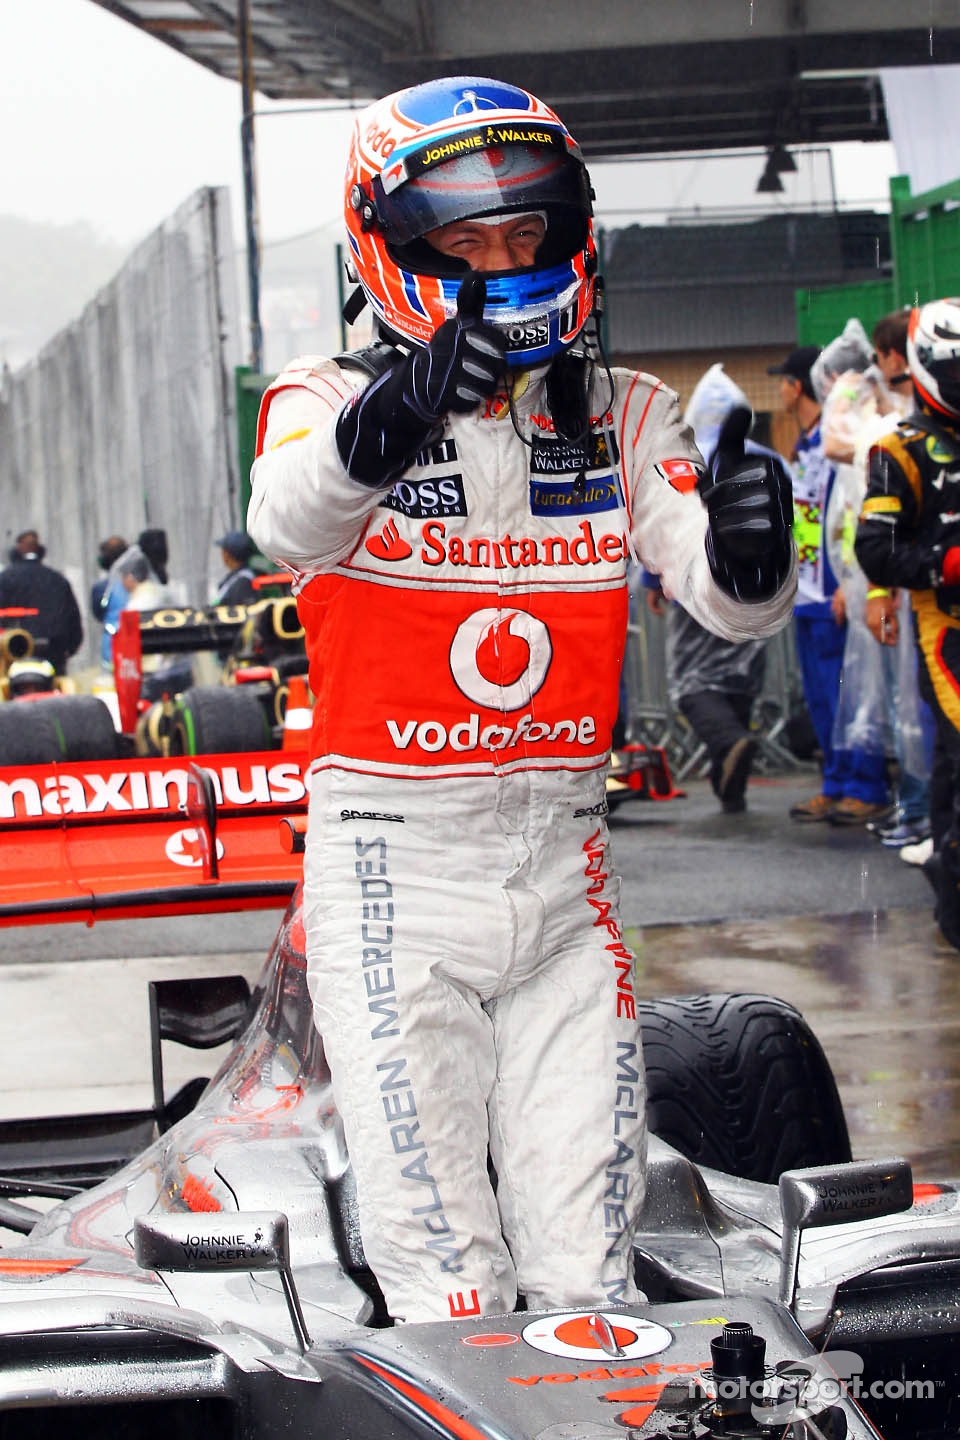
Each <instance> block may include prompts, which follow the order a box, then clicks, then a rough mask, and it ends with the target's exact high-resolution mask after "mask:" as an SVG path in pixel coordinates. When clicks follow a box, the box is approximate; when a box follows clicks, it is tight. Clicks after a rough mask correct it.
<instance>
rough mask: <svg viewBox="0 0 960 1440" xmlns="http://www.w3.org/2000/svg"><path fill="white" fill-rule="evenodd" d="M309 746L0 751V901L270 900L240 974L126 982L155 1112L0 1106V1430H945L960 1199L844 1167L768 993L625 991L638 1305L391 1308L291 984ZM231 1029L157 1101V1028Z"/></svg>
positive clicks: (562, 1438) (898, 1167)
mask: <svg viewBox="0 0 960 1440" xmlns="http://www.w3.org/2000/svg"><path fill="white" fill-rule="evenodd" d="M304 764H305V757H304V756H302V755H299V756H298V755H294V754H287V753H280V754H278V752H276V751H270V750H267V751H264V752H263V753H261V754H249V755H244V756H240V757H224V756H206V757H202V758H200V759H199V760H195V761H189V760H185V761H175V760H171V759H169V758H168V759H163V758H159V759H142V760H131V761H128V762H125V763H119V762H116V763H111V764H109V765H106V766H97V767H91V766H86V767H85V766H83V765H82V764H81V765H60V766H32V767H24V768H23V770H22V771H20V772H17V773H15V774H14V773H13V772H11V771H10V770H9V769H7V770H3V771H0V824H2V825H3V829H4V832H5V833H4V847H5V849H4V854H5V859H6V862H7V863H6V873H7V884H6V885H5V887H4V889H3V891H2V895H0V923H2V924H3V925H6V926H12V925H19V924H25V923H26V924H29V923H38V922H40V921H43V922H49V921H51V920H67V919H81V920H83V921H85V922H86V923H88V924H89V923H93V922H94V921H98V920H100V919H109V918H113V917H117V916H122V915H137V916H142V917H145V918H146V919H149V918H150V917H152V916H158V915H162V914H166V913H173V912H176V913H184V912H193V911H196V912H202V911H208V912H209V911H218V910H226V909H236V908H243V907H248V908H252V907H264V906H278V907H285V908H284V913H283V918H282V922H281V924H280V928H279V932H278V935H277V938H276V941H275V943H274V945H273V947H272V949H271V951H270V954H269V955H268V956H267V958H266V961H265V964H264V967H263V970H262V973H261V975H260V978H259V980H258V981H257V983H256V984H255V986H254V988H253V990H252V992H251V991H250V989H249V987H248V985H247V982H246V981H245V980H244V979H243V978H242V977H238V976H230V975H226V976H222V977H216V978H214V979H212V980H209V979H205V980H196V979H194V980H191V979H186V980H177V981H169V980H167V981H161V982H156V983H154V984H152V985H151V986H150V987H149V996H148V1000H149V1007H150V1018H151V1035H152V1060H153V1077H154V1103H153V1105H152V1107H150V1108H149V1109H146V1110H140V1111H126V1112H121V1113H111V1114H101V1115H86V1116H73V1117H64V1118H62V1119H54V1120H43V1121H39V1120H29V1119H25V1120H18V1121H7V1122H4V1123H2V1124H0V1225H3V1226H4V1227H5V1228H6V1230H7V1231H9V1232H11V1233H12V1235H13V1243H11V1244H8V1245H7V1246H5V1247H4V1248H3V1249H0V1440H40V1437H44V1440H46V1437H53V1436H57V1437H58V1440H59V1437H63V1436H70V1437H94V1436H96V1437H98V1440H115V1437H120V1436H124V1437H127V1436H130V1437H134V1436H136V1437H146V1440H153V1437H160V1436H163V1437H164V1440H169V1437H171V1436H175V1437H177V1440H181V1437H185V1440H191V1437H198V1440H199V1437H202V1440H227V1437H231V1440H240V1437H250V1440H274V1437H281V1436H284V1437H286V1436H296V1437H298V1440H301V1437H307V1436H316V1437H322V1440H341V1437H342V1440H621V1437H628V1440H649V1437H656V1440H682V1437H688V1440H706V1437H711V1436H716V1437H722V1436H737V1437H780V1436H794V1437H796V1436H811V1437H813V1436H817V1437H830V1440H842V1437H844V1436H851V1437H864V1440H865V1437H871V1436H876V1435H878V1434H880V1433H882V1434H885V1435H887V1436H888V1437H890V1436H899V1437H907V1436H909V1437H914V1440H920V1437H925V1436H939V1437H946V1436H953V1435H956V1434H957V1433H958V1428H960V1380H958V1367H957V1365H956V1364H955V1363H954V1357H955V1356H956V1354H957V1345H958V1335H960V1304H958V1293H960V1292H958V1276H960V1194H958V1190H957V1187H956V1186H954V1185H953V1184H951V1183H927V1184H923V1185H914V1183H913V1179H912V1176H911V1173H910V1167H909V1165H908V1164H907V1163H906V1162H905V1161H904V1160H902V1159H898V1158H897V1157H889V1158H882V1159H880V1160H870V1161H858V1162H853V1161H851V1160H850V1149H849V1140H848V1137H847V1131H846V1125H845V1122H844V1118H843V1113H842V1109H841V1107H840V1102H839V1098H838V1095H837V1091H836V1086H835V1084H834V1082H833V1077H832V1075H831V1074H830V1070H829V1066H828V1065H827V1062H826V1059H825V1057H824V1055H823V1052H822V1050H821V1049H820V1047H819V1045H818V1043H817V1041H816V1039H815V1037H814V1036H813V1035H812V1033H811V1032H810V1030H809V1029H808V1027H807V1026H806V1024H805V1022H804V1020H803V1018H802V1016H801V1015H800V1014H799V1013H798V1012H797V1011H796V1010H795V1009H793V1007H791V1006H789V1005H787V1004H786V1003H784V1002H782V1001H780V1000H777V999H775V998H772V997H769V996H763V995H700V996H686V997H674V998H671V999H665V1000H651V1001H648V1002H646V1003H645V1004H644V1006H643V1012H644V1013H643V1020H644V1044H645V1052H646V1067H647V1084H648V1092H649V1119H650V1125H651V1130H652V1132H653V1138H652V1140H651V1147H650V1158H649V1179H648V1196H647V1201H646V1206H645V1210H644V1215H643V1220H642V1224H641V1227H640V1231H639V1233H638V1235H637V1237H636V1242H635V1265H636V1274H637V1280H638V1284H639V1286H640V1288H641V1290H642V1291H643V1294H644V1297H645V1298H644V1299H642V1300H641V1301H640V1302H639V1303H637V1304H634V1305H627V1306H623V1307H617V1306H612V1307H609V1308H597V1309H593V1310H570V1311H563V1312H531V1311H527V1310H524V1309H518V1310H517V1311H516V1312H514V1313H512V1314H508V1315H499V1316H492V1317H491V1316H485V1317H481V1316H478V1315H476V1314H471V1313H470V1307H469V1305H467V1306H466V1312H465V1313H464V1314H463V1315H461V1316H460V1317H458V1318H455V1319H451V1321H450V1322H449V1323H446V1324H429V1325H421V1324H408V1325H400V1326H395V1325H393V1324H392V1323H391V1322H390V1319H389V1316H388V1315H387V1314H386V1312H385V1308H384V1305H383V1301H382V1297H381V1295H380V1293H379V1290H378V1287H377V1284H376V1280H375V1278H374V1277H373V1275H372V1274H371V1272H370V1270H369V1268H368V1266H367V1265H366V1263H365V1259H364V1254H363V1247H362V1243H361V1239H360V1232H359V1227H358V1223H357V1206H356V1196H355V1191H354V1185H353V1179H352V1173H351V1168H350V1159H349V1156H348V1154H347V1151H346V1148H345V1144H344V1139H343V1133H342V1128H341V1124H340V1121H339V1117H338V1114H337V1108H336V1104H335V1102H334V1098H333V1094H332V1091H331V1086H330V1079H329V1073H328V1070H327V1066H326V1062H325V1058H324V1051H323V1043H322V1038H321V1037H320V1036H319V1035H318V1034H317V1032H316V1030H315V1028H314V1024H313V1018H312V1011H311V1005H310V1000H309V996H308V994H307V988H306V962H305V954H304V948H305V947H304V934H303V924H302V917H301V910H300V903H299V900H300V890H299V868H300V864H301V861H300V854H299V852H300V850H301V849H302V835H303V824H304V815H305V805H306V783H305V774H304V770H303V768H302V767H303V765H304ZM225 1040H229V1041H231V1042H232V1045H231V1048H230V1051H229V1053H228V1055H227V1058H226V1059H225V1060H224V1062H223V1064H222V1065H221V1066H220V1068H219V1069H218V1071H217V1073H216V1074H215V1075H214V1076H213V1078H212V1079H210V1080H209V1081H207V1080H204V1079H203V1078H202V1077H200V1078H198V1079H197V1080H195V1081H193V1082H191V1083H188V1084H187V1085H185V1086H183V1087H181V1089H180V1090H178V1091H177V1092H176V1093H175V1094H173V1095H172V1096H168V1095H167V1094H166V1090H165V1086H164V1079H163V1055H164V1046H165V1045H167V1044H169V1043H170V1042H171V1041H177V1042H179V1043H180V1044H182V1045H187V1046H191V1047H194V1048H197V1049H203V1048H205V1047H209V1046H211V1045H216V1044H220V1043H222V1042H223V1041H225ZM555 1143H557V1144H562V1143H563V1137H562V1136H557V1137H555ZM41 1206H44V1207H46V1208H41Z"/></svg>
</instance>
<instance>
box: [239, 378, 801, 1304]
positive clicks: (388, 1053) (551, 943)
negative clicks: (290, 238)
mask: <svg viewBox="0 0 960 1440" xmlns="http://www.w3.org/2000/svg"><path fill="white" fill-rule="evenodd" d="M614 377H615V397H614V399H613V403H612V405H611V406H610V408H609V409H606V410H603V411H602V412H601V413H600V414H599V415H598V414H597V413H596V408H597V407H598V406H601V407H602V406H603V405H605V404H606V401H607V400H608V399H609V395H608V389H609V387H608V385H607V382H606V379H605V377H604V379H603V380H602V381H600V382H598V383H597V385H596V386H595V394H594V397H593V405H594V407H595V408H594V423H593V437H592V453H591V454H590V456H589V459H588V463H587V466H586V474H585V476H583V477H581V478H580V480H579V481H578V471H579V468H580V467H579V466H578V464H577V460H576V456H575V455H573V454H572V452H571V448H570V447H569V446H567V445H566V444H565V443H564V442H562V441H561V440H560V439H559V438H558V437H557V436H556V434H555V433H554V427H553V424H552V421H551V420H550V418H549V416H548V413H547V408H546V400H545V395H544V384H543V372H540V373H539V374H536V373H535V374H534V375H533V376H532V377H528V376H521V377H520V380H519V382H518V383H517V384H516V385H515V408H516V416H517V425H518V427H519V430H520V432H521V433H522V435H523V436H524V439H525V440H526V441H527V443H523V441H522V440H521V439H520V438H519V435H518V434H517V432H516V430H515V428H514V424H513V423H512V421H511V417H510V413H509V409H508V407H507V405H506V403H505V400H504V397H502V396H501V397H496V396H495V397H494V398H493V399H492V400H491V401H489V402H487V404H486V405H485V406H483V407H480V408H479V409H478V410H477V411H476V412H474V413H471V414H468V415H459V414H457V415H451V416H450V417H448V420H447V424H446V428H445V431H444V434H443V437H442V438H441V439H440V440H439V441H438V442H437V443H436V444H435V445H433V446H432V447H430V448H429V449H428V450H426V451H425V452H423V453H421V454H420V455H419V456H418V457H417V461H416V463H415V464H414V465H412V466H411V467H410V468H409V469H408V470H407V471H406V472H405V474H404V476H403V478H402V479H401V480H400V481H399V482H398V483H397V484H395V485H394V486H393V487H392V488H391V489H389V490H371V489H368V488H366V487H364V486H363V485H360V484H358V483H356V482H355V481H353V480H352V479H350V477H349V476H348V475H347V473H346V471H345V470H344V467H343V465H342V463H341V461H340V458H339V455H338V452H337V448H336V444H335V440H334V423H333V422H334V420H335V417H336V415H337V413H338V411H339V410H340V408H341V406H342V405H343V403H344V401H345V399H346V398H347V396H348V395H349V394H350V393H351V391H352V389H353V387H354V386H356V385H357V384H358V383H363V381H362V379H361V377H360V376H359V375H358V374H357V372H355V371H352V370H347V371H344V370H341V369H340V368H338V366H337V365H336V364H335V363H334V362H333V361H320V360H317V359H311V358H308V359H305V360H301V361H296V362H294V364H293V365H292V366H290V367H288V369H287V370H285V371H284V372H282V373H281V375H280V376H279V377H278V378H277V380H276V381H275V382H274V384H273V385H272V386H271V387H270V389H269V390H268V391H267V392H266V394H265V397H264V402H263V407H262V410H261V422H260V423H261V432H260V440H259V446H258V449H259V458H258V460H257V461H256V464H255V466H254V470H253V493H252V498H251V502H250V509H249V514H248V519H247V528H248V530H249V532H250V534H251V535H252V536H253V537H254V539H255V540H256V542H257V544H258V545H259V546H260V547H261V549H262V550H263V551H264V552H265V553H266V554H268V555H270V556H272V557H273V558H274V559H275V560H276V561H278V562H280V563H283V564H286V565H287V566H289V567H290V568H291V569H293V571H294V572H295V574H296V585H297V590H298V605H299V611H300V615H301V619H302V623H303V625H304V627H305V630H306V634H307V645H308V650H309V655H310V685H311V689H312V691H313V693H314V695H315V696H316V697H317V698H316V703H315V707H314V724H313V735H312V745H313V756H314V757H315V758H314V763H313V779H312V789H311V799H310V822H309V827H308V839H307V850H306V857H305V867H304V879H305V920H306V930H307V937H308V959H309V981H310V990H311V995H312V997H313V1004H314V1010H315V1018H316V1023H317V1026H318V1028H319V1030H320V1033H321V1034H322V1036H323V1039H324V1045H325V1049H326V1053H327V1059H328V1061H329V1064H330V1067H331V1072H332V1075H333V1080H334V1086H335V1093H336V1096H337V1103H338V1105H339V1108H340V1110H341V1113H342V1118H343V1123H344V1127H345V1132H346V1138H347V1144H348V1147H349V1150H350V1155H351V1158H352V1163H353V1166H354V1170H355V1174H356V1182H357V1190H358V1196H359V1203H360V1213H361V1228H362V1233H363V1242H364V1247H365V1252H366V1255H367V1259H368V1261H369V1263H370V1265H371V1267H372V1269H373V1271H374V1273H375V1275H376V1276H377V1278H378V1280H379V1282H380V1285H381V1288H382V1290H383V1292H384V1295H385V1297H386V1301H387V1304H388V1306H389V1309H390V1312H391V1314H392V1315H394V1316H395V1317H397V1318H404V1319H407V1320H414V1319H415V1320H436V1319H449V1318H450V1317H451V1316H454V1317H455V1316H461V1315H474V1314H489V1313H497V1312H501V1313H502V1312H507V1311H510V1310H512V1309H513V1308H514V1306H515V1303H516V1296H517V1289H518V1286H519V1289H520V1290H521V1291H522V1292H523V1294H524V1295H525V1296H526V1300H527V1304H528V1306H529V1307H530V1308H531V1309H540V1308H556V1307H563V1306H578V1305H593V1304H598V1303H602V1302H604V1301H606V1302H608V1303H615V1302H621V1301H628V1300H630V1299H631V1298H633V1297H634V1296H635V1294H636V1291H635V1288H634V1282H633V1276H632V1267H631V1237H632V1234H633V1230H634V1228H635V1225H636V1222H637V1217H638V1214H639V1210H640V1206H641V1203H642V1199H643V1190H644V1167H645V1144H646V1131H645V1113H644V1071H643V1061H642V1056H641V1050H640V1033H639V1027H638V1023H637V1018H636V1006H635V981H634V976H633V960H632V956H631V954H630V952H629V950H628V949H627V948H626V947H625V945H624V941H623V936H622V934H621V930H620V922H619V913H618V888H619V882H618V880H617V879H616V878H615V876H614V874H613V867H612V865H611V862H610V856H609V848H608V835H607V825H606V803H605V798H604V795H605V785H604V781H605V770H606V765H607V760H608V752H609V747H610V736H611V727H612V725H613V721H614V719H615V716H616V712H617V695H618V681H619V676H620V667H621V661H622V657H623V650H624V643H625V625H626V610H627V589H626V563H627V557H628V554H629V553H630V546H635V548H636V551H637V552H638V554H639V558H640V559H641V560H642V563H643V564H644V565H645V566H646V568H647V569H649V570H652V571H655V572H656V573H657V574H659V575H660V576H661V577H662V579H663V584H664V587H665V589H666V590H667V591H668V593H670V594H672V595H673V596H675V597H676V598H677V599H678V600H679V601H680V602H681V603H682V604H684V605H685V606H687V607H688V608H689V609H690V610H691V612H692V613H693V614H695V615H696V616H697V617H698V618H699V619H700V620H701V621H703V623H705V624H707V625H710V626H711V627H713V628H715V629H717V630H718V631H719V632H720V633H721V634H723V635H725V636H726V637H727V638H728V639H731V640H743V639H748V638H752V637H753V636H755V635H757V634H769V633H772V632H773V631H774V630H776V629H777V628H779V626H780V625H781V624H783V623H784V622H785V621H786V619H787V618H788V617H789V615H790V613H791V608H792V598H793V588H794V577H793V576H791V578H790V580H789V581H788V583H787V584H785V585H784V586H783V588H782V589H781V591H780V592H779V593H778V594H777V596H776V597H775V598H773V599H772V600H770V601H764V602H760V603H754V604H750V605H745V604H742V603H738V602H737V601H735V600H733V599H731V598H730V597H729V596H728V595H727V594H725V593H724V592H723V591H721V590H720V589H719V588H718V587H717V586H716V585H715V583H714V581H713V579H712V577H711V573H710V570H709V568H708V564H707V558H706V554H705V550H704V532H705V528H706V513H705V511H704V509H703V507H702V505H701V502H700V500H699V497H698V495H697V493H696V490H695V489H694V484H695V480H696V476H697V473H698V471H699V470H700V468H701V466H702V462H701V459H700V456H699V453H698V452H697V450H696V448H695V446H694V444H693V440H692V437H691V434H690V432H689V431H688V430H687V429H686V428H685V427H684V426H683V424H682V421H681V419H680V414H679V410H678V407H677V403H676V397H675V395H674V394H673V393H672V392H671V391H669V390H666V389H665V388H664V387H662V386H661V385H660V384H659V383H658V382H656V381H655V380H653V379H652V378H651V377H649V376H643V375H636V374H634V373H632V372H627V371H622V370H621V371H615V372H614ZM524 384H526V389H525V390H523V393H520V392H521V390H522V387H523V386H524ZM531 446H532V448H531ZM628 530H629V531H630V533H631V534H632V540H631V541H629V542H628V539H627V531H628ZM488 1146H489V1151H490V1155H491V1157H492V1160H493V1165H494V1168H495V1171H496V1187H495V1188H494V1186H493V1185H492V1184H491V1182H490V1180H489V1178H488V1168H487V1154H488Z"/></svg>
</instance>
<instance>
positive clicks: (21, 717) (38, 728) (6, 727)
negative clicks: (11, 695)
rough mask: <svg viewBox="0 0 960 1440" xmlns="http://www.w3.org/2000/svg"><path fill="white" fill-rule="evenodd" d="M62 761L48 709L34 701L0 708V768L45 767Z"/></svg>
mask: <svg viewBox="0 0 960 1440" xmlns="http://www.w3.org/2000/svg"><path fill="white" fill-rule="evenodd" d="M54 703H55V702H54ZM64 758H65V756H64V753H63V737H62V735H61V733H60V731H59V730H58V729H57V727H56V725H55V724H54V722H53V718H52V716H51V715H50V713H49V706H48V705H46V704H44V703H43V702H42V701H35V700H9V701H7V702H6V703H5V704H2V705H0V765H49V764H50V763H51V761H54V760H63V759H64Z"/></svg>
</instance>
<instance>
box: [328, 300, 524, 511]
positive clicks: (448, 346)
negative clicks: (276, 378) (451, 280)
mask: <svg viewBox="0 0 960 1440" xmlns="http://www.w3.org/2000/svg"><path fill="white" fill-rule="evenodd" d="M486 298H487V286H486V281H485V280H483V279H482V278H481V276H479V275H475V274H473V273H471V274H469V275H465V276H464V278H463V282H462V284H461V286H460V289H459V291H458V292H457V313H456V316H455V318H454V319H452V320H445V321H444V323H443V324H442V325H441V326H440V328H439V329H438V330H437V331H436V332H435V333H434V336H433V338H432V340H431V341H430V344H429V345H427V346H425V347H424V348H423V349H418V350H416V351H414V352H413V353H412V354H410V355H404V356H403V357H402V358H400V359H399V360H398V361H397V363H396V364H395V365H394V366H393V367H392V368H391V369H390V370H388V371H387V373H386V375H383V376H381V378H380V379H379V380H376V381H374V383H373V384H372V385H371V386H369V388H368V389H366V390H364V391H362V392H361V393H360V394H359V395H357V396H356V397H355V399H353V400H351V401H350V402H349V403H348V404H347V405H346V406H345V407H344V409H343V410H342V411H341V412H340V415H339V418H338V419H337V430H336V436H337V449H338V450H339V451H340V458H341V460H342V461H343V463H344V465H345V466H346V469H347V472H348V473H349V474H350V475H351V476H352V477H353V479H354V480H359V482H360V484H361V485H369V486H371V487H372V488H374V489H379V488H380V487H381V486H387V485H392V484H393V482H394V481H395V480H396V479H397V477H398V476H399V475H402V474H403V472H404V470H406V469H408V468H409V466H410V465H411V464H412V463H413V461H414V460H415V459H416V456H417V454H418V452H419V451H420V450H422V449H423V448H424V446H425V445H428V444H429V443H430V442H431V441H432V440H435V439H437V438H438V437H439V435H440V433H441V431H442V429H443V421H444V417H445V416H446V415H448V414H449V413H450V412H451V411H455V412H459V413H460V414H466V413H467V412H468V411H470V410H475V409H476V408H477V406H478V405H480V404H481V403H482V402H483V401H484V400H486V399H487V397H488V396H490V395H492V394H493V393H494V391H495V390H496V388H497V382H498V381H499V379H500V376H501V375H502V374H503V370H504V359H503V357H504V355H505V353H506V341H505V339H504V337H503V336H502V335H501V333H500V331H499V330H497V329H495V328H494V327H493V326H492V325H488V324H486V322H485V321H484V319H483V306H484V302H485V301H486Z"/></svg>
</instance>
